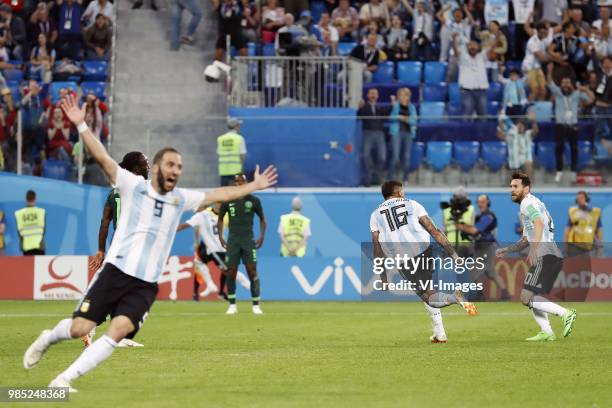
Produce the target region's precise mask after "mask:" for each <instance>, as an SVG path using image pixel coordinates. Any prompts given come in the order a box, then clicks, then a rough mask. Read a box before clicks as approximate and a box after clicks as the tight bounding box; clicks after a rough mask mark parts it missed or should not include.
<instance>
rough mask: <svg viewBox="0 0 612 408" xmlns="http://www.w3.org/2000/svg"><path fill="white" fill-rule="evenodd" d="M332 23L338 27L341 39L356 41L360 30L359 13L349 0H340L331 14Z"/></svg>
mask: <svg viewBox="0 0 612 408" xmlns="http://www.w3.org/2000/svg"><path fill="white" fill-rule="evenodd" d="M331 19H332V24H333V25H334V26H335V27H336V28H337V29H338V34H339V35H340V40H341V41H349V42H350V41H355V40H356V39H357V32H358V30H359V14H358V13H357V10H355V9H354V8H353V7H351V6H350V3H349V0H340V3H339V5H338V7H337V8H335V9H334V11H333V12H332V15H331Z"/></svg>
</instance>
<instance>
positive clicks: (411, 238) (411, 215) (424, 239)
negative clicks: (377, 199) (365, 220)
mask: <svg viewBox="0 0 612 408" xmlns="http://www.w3.org/2000/svg"><path fill="white" fill-rule="evenodd" d="M423 216H427V211H426V210H425V208H423V206H422V205H421V204H419V203H418V202H416V201H414V200H409V199H406V198H391V199H389V200H386V201H385V202H383V203H382V204H381V205H379V206H378V208H377V209H376V210H374V212H372V215H371V216H370V231H371V232H375V231H378V232H379V235H378V240H379V241H380V242H398V243H399V242H419V243H429V233H428V232H427V231H426V230H425V228H423V227H422V226H421V224H420V223H419V218H421V217H423Z"/></svg>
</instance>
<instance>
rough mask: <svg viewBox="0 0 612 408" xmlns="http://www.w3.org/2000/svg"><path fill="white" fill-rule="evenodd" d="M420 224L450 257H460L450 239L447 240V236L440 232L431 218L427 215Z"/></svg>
mask: <svg viewBox="0 0 612 408" xmlns="http://www.w3.org/2000/svg"><path fill="white" fill-rule="evenodd" d="M419 224H421V225H422V226H423V228H425V230H426V231H427V232H429V235H431V237H432V238H433V239H435V240H436V242H437V243H438V244H440V245H441V246H442V248H444V250H445V251H446V253H447V254H448V255H449V256H451V257H452V258H457V257H458V255H457V252H455V249H454V248H453V246H452V244H451V243H450V242H449V240H448V238H446V235H444V233H443V232H442V231H440V230H439V229H438V227H436V225H435V224H434V223H433V221H432V220H431V218H429V217H428V216H427V215H424V216H422V217H421V218H419Z"/></svg>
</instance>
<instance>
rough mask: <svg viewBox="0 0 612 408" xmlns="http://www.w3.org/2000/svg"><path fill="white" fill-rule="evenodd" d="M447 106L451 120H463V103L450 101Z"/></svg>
mask: <svg viewBox="0 0 612 408" xmlns="http://www.w3.org/2000/svg"><path fill="white" fill-rule="evenodd" d="M446 108H447V112H448V117H449V119H451V120H463V118H461V117H460V116H461V114H462V113H463V107H462V106H461V104H460V103H459V104H457V103H452V102H449V103H448V106H447V107H446Z"/></svg>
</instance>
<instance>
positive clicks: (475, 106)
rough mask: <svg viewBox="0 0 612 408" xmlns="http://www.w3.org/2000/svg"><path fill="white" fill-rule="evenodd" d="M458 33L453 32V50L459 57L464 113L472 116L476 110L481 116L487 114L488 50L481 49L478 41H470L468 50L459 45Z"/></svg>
mask: <svg viewBox="0 0 612 408" xmlns="http://www.w3.org/2000/svg"><path fill="white" fill-rule="evenodd" d="M457 36H458V35H457V34H456V33H454V34H453V50H454V52H455V55H457V56H458V58H459V87H460V88H461V105H462V107H463V115H464V116H466V117H471V116H472V115H473V114H474V112H476V114H477V115H478V116H479V117H484V116H486V115H487V89H489V81H488V79H487V68H486V61H487V51H488V49H483V50H482V51H481V50H480V45H478V43H477V42H476V41H473V40H472V41H470V42H469V43H468V46H467V50H466V49H465V48H464V49H462V50H460V49H459V47H458V46H457Z"/></svg>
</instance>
